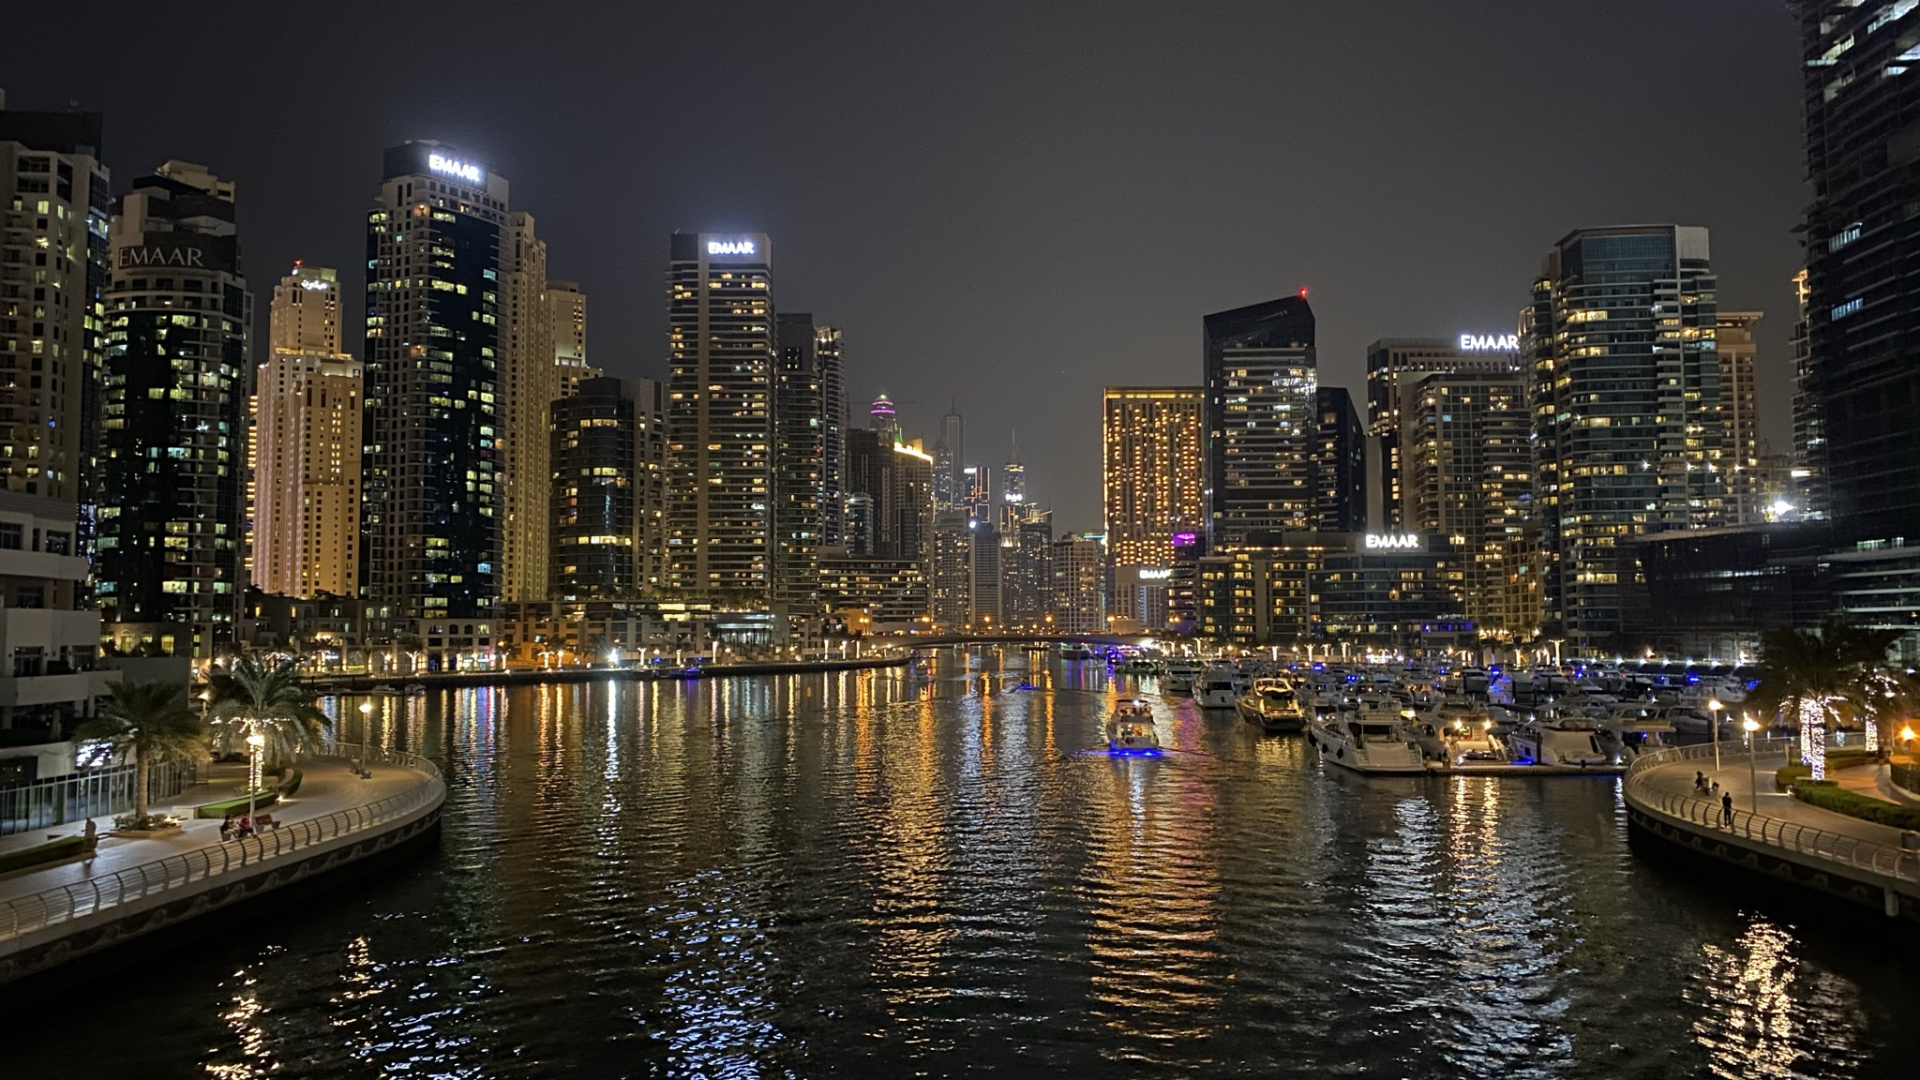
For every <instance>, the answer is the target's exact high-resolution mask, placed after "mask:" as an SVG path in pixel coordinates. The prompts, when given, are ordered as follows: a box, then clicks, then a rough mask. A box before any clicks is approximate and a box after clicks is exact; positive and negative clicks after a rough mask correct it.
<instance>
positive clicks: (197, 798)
mask: <svg viewBox="0 0 1920 1080" xmlns="http://www.w3.org/2000/svg"><path fill="white" fill-rule="evenodd" d="M216 768H219V766H216ZM234 768H235V769H236V770H237V771H236V772H235V773H234V775H233V776H231V777H228V776H226V775H224V774H218V773H217V774H215V775H214V776H213V778H212V780H211V782H210V783H205V784H199V785H196V786H194V787H191V788H188V789H187V790H186V791H184V792H182V793H180V794H179V795H177V796H175V797H173V798H171V799H167V800H164V801H162V802H159V803H155V804H154V806H153V807H152V809H153V811H154V812H156V813H165V812H167V811H169V810H171V809H172V808H173V807H176V806H178V807H181V808H183V809H184V808H186V807H188V806H191V805H197V804H200V803H206V802H212V801H214V800H216V799H223V798H230V797H232V795H233V794H234V792H235V791H236V790H239V791H241V792H244V790H245V780H246V772H245V768H244V767H241V766H235V767H234ZM299 768H300V769H301V770H302V772H303V774H304V775H303V777H302V779H301V781H300V792H299V794H298V795H296V796H294V797H293V798H290V799H281V800H280V801H279V802H277V803H275V804H274V805H273V806H272V807H271V808H270V810H269V812H270V813H272V815H273V817H274V820H276V821H278V822H280V823H281V824H282V825H289V824H292V823H294V822H298V821H305V820H307V819H309V818H317V817H326V816H327V815H328V814H331V813H334V812H336V811H340V810H347V809H351V808H353V807H355V806H364V805H366V804H368V803H371V802H378V801H379V800H381V799H384V798H387V797H388V796H391V795H397V794H399V793H400V792H402V791H405V790H406V789H407V788H409V787H411V786H413V785H414V784H417V783H419V782H420V781H421V776H420V774H419V773H416V772H413V771H412V770H410V769H403V768H400V767H398V766H395V765H374V766H372V767H371V769H370V770H369V771H371V772H372V773H373V778H372V779H370V780H362V779H361V778H360V777H358V776H355V775H354V774H353V773H352V772H351V771H349V770H348V768H347V766H346V764H345V763H343V762H340V761H337V760H332V759H327V760H320V761H311V762H303V763H301V764H300V766H299ZM94 824H95V826H96V827H97V828H99V829H100V845H99V848H98V849H97V850H96V851H95V852H94V854H93V857H92V858H88V859H75V860H72V861H70V862H63V863H55V864H53V865H50V866H43V867H35V868H32V869H27V870H16V871H14V872H12V873H10V874H0V900H8V899H12V898H13V897H17V896H25V895H29V894H32V893H36V892H40V891H41V890H43V889H51V888H56V887H58V886H61V885H71V884H75V883H77V882H84V881H86V880H87V879H88V878H90V877H93V876H95V875H106V874H112V873H114V872H115V871H119V870H126V869H130V868H132V867H135V866H139V865H141V864H143V863H149V862H153V861H155V860H157V859H164V858H166V857H168V856H169V855H178V854H180V853H181V852H183V851H191V850H193V849H194V848H200V847H214V846H218V845H219V844H220V843H221V840H220V822H219V821H217V820H214V819H211V818H209V819H205V820H198V819H187V818H182V819H181V822H180V828H179V829H177V830H170V831H169V832H167V833H166V834H163V835H160V836H154V837H140V838H137V839H136V838H129V837H118V836H114V835H113V834H112V833H111V832H110V831H109V830H111V829H112V828H113V819H112V818H111V817H105V818H95V819H94ZM85 831H86V822H85V821H84V820H81V821H73V822H68V823H67V824H65V825H58V826H54V827H52V828H45V829H35V830H33V831H31V832H27V833H22V834H18V835H15V836H9V837H6V838H5V839H4V840H0V851H11V850H16V849H19V848H25V847H33V846H34V845H37V844H44V843H46V842H47V840H48V839H49V838H58V837H62V836H74V835H77V834H80V833H84V832H85Z"/></svg>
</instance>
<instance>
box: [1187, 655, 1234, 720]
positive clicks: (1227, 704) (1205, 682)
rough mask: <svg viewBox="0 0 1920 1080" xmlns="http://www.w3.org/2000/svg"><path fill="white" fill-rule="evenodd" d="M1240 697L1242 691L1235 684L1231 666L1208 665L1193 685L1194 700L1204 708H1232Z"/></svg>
mask: <svg viewBox="0 0 1920 1080" xmlns="http://www.w3.org/2000/svg"><path fill="white" fill-rule="evenodd" d="M1239 699H1240V691H1239V689H1238V688H1237V687H1235V686H1234V671H1233V669H1232V668H1230V667H1224V666H1221V665H1218V664H1212V665H1208V667H1207V670H1206V671H1204V672H1202V673H1201V674H1200V681H1199V682H1197V683H1195V684H1194V687H1193V700H1195V701H1197V702H1199V704H1200V707H1201V708H1203V709H1231V708H1233V707H1234V703H1235V702H1236V701H1238V700H1239Z"/></svg>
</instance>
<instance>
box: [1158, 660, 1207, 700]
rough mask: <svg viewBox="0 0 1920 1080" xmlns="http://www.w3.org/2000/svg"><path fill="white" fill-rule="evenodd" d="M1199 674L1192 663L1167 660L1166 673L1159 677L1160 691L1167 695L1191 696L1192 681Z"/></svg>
mask: <svg viewBox="0 0 1920 1080" xmlns="http://www.w3.org/2000/svg"><path fill="white" fill-rule="evenodd" d="M1199 673H1200V672H1199V669H1198V668H1196V667H1194V666H1193V663H1192V661H1189V660H1169V661H1167V669H1166V671H1165V672H1163V673H1162V674H1161V676H1160V689H1162V690H1164V691H1166V692H1167V693H1169V694H1191V693H1193V683H1194V679H1195V678H1197V677H1198V676H1199Z"/></svg>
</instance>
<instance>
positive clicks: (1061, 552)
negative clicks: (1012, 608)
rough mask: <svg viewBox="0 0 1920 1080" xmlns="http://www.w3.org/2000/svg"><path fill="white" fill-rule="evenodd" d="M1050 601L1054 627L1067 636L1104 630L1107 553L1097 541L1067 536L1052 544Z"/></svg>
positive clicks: (1104, 547)
mask: <svg viewBox="0 0 1920 1080" xmlns="http://www.w3.org/2000/svg"><path fill="white" fill-rule="evenodd" d="M1050 562H1051V567H1050V570H1051V577H1052V588H1051V593H1052V595H1051V597H1050V598H1049V602H1050V603H1051V605H1052V611H1053V626H1054V629H1055V630H1059V631H1061V632H1064V633H1069V634H1098V633H1101V632H1103V631H1105V630H1106V628H1107V603H1106V600H1107V597H1106V593H1107V588H1106V586H1107V552H1106V545H1105V544H1104V543H1102V542H1101V541H1100V540H1098V539H1096V538H1093V537H1089V536H1085V535H1081V534H1076V533H1068V534H1067V535H1065V536H1063V537H1061V538H1060V539H1058V540H1056V541H1054V543H1053V550H1052V553H1051V559H1050ZM996 621H997V620H996Z"/></svg>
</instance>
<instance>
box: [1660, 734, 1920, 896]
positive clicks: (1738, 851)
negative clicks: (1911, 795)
mask: <svg viewBox="0 0 1920 1080" xmlns="http://www.w3.org/2000/svg"><path fill="white" fill-rule="evenodd" d="M1786 763H1787V760H1786V755H1785V754H1784V753H1780V752H1772V753H1767V754H1763V755H1759V756H1757V757H1756V758H1755V759H1754V761H1753V762H1752V763H1751V775H1752V776H1754V777H1755V778H1756V779H1757V781H1758V784H1759V791H1758V792H1754V791H1752V790H1750V788H1749V786H1748V777H1749V775H1750V765H1749V761H1748V758H1747V753H1746V751H1744V750H1742V749H1740V748H1738V747H1737V746H1735V747H1725V746H1723V747H1722V748H1721V768H1720V769H1719V770H1718V771H1717V772H1716V771H1714V770H1713V768H1712V765H1713V747H1711V746H1685V747H1677V748H1674V749H1670V750H1662V751H1660V752H1658V753H1655V754H1650V755H1648V756H1646V757H1643V758H1641V759H1639V760H1637V761H1635V762H1634V763H1633V767H1632V768H1631V769H1629V770H1628V771H1627V778H1626V783H1625V785H1624V793H1625V797H1626V802H1627V815H1628V820H1629V821H1630V822H1631V824H1632V825H1633V826H1634V827H1635V828H1637V829H1639V830H1641V831H1643V832H1645V833H1648V834H1651V835H1653V836H1656V837H1659V838H1660V839H1663V840H1666V841H1669V842H1671V843H1673V844H1676V845H1678V846H1680V847H1681V848H1684V849H1686V850H1688V851H1691V852H1694V853H1696V854H1700V855H1704V856H1707V857H1709V858H1715V859H1719V860H1721V861H1723V862H1729V863H1733V864H1735V865H1738V866H1743V867H1746V868H1747V869H1750V870H1753V871H1756V872H1758V873H1761V874H1765V875H1767V876H1769V877H1774V878H1778V879H1780V880H1783V881H1790V882H1793V883H1795V884H1798V885H1801V886H1804V887H1807V888H1811V889H1816V890H1819V891H1821V892H1825V893H1828V894H1830V895H1833V896H1838V897H1842V898H1844V899H1847V900H1851V901H1854V902H1856V903H1860V904H1866V905H1870V906H1873V907H1877V908H1879V909H1880V910H1882V911H1883V912H1885V913H1886V914H1887V915H1888V916H1891V917H1896V918H1903V919H1907V920H1912V921H1917V922H1920V851H1914V850H1910V849H1908V848H1906V847H1905V846H1903V838H1904V837H1903V833H1902V831H1901V830H1899V829H1896V828H1893V827H1891V826H1887V825H1878V824H1875V823H1873V822H1870V821H1861V820H1859V819H1857V818H1851V817H1847V816H1846V815H1844V814H1836V813H1834V812H1832V811H1829V810H1822V809H1820V808H1819V807H1815V806H1809V805H1807V804H1806V803H1802V802H1799V801H1797V800H1795V799H1794V798H1793V797H1792V796H1790V795H1787V794H1784V793H1777V792H1773V791H1771V790H1770V789H1771V787H1772V779H1773V774H1774V772H1775V771H1776V770H1778V769H1779V768H1780V767H1781V766H1782V765H1785V764H1786ZM1696 771H1705V772H1708V773H1709V774H1710V775H1711V776H1712V777H1713V778H1714V779H1716V780H1718V781H1719V782H1720V785H1721V790H1722V791H1725V792H1731V793H1732V795H1733V804H1734V812H1733V821H1732V824H1731V825H1727V824H1723V822H1722V808H1721V805H1720V803H1719V802H1718V801H1717V800H1709V799H1704V798H1701V797H1699V796H1698V795H1696V794H1694V792H1693V774H1694V773H1695V772H1696ZM1756 806H1757V807H1758V810H1757V811H1756V809H1755V807H1756ZM1908 835H1910V834H1908Z"/></svg>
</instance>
